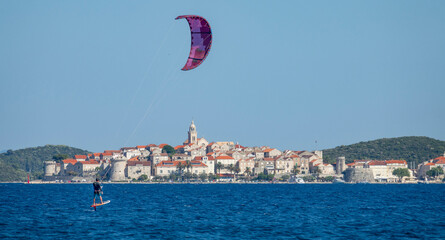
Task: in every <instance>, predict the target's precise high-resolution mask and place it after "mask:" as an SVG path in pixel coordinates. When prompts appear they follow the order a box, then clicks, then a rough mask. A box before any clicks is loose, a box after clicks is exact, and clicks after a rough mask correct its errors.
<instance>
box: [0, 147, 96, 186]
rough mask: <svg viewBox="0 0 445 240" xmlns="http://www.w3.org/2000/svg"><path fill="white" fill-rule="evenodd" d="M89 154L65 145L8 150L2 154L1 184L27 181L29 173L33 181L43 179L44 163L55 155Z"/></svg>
mask: <svg viewBox="0 0 445 240" xmlns="http://www.w3.org/2000/svg"><path fill="white" fill-rule="evenodd" d="M88 153H90V152H88V151H86V150H82V149H78V148H73V147H68V146H64V145H45V146H42V147H33V148H25V149H19V150H15V151H13V150H8V151H6V152H5V153H1V154H0V169H1V170H0V182H5V181H25V179H26V174H27V172H31V175H30V177H31V179H38V178H42V176H43V167H44V165H43V162H44V161H48V160H52V157H53V156H54V155H57V154H66V155H68V156H74V155H78V154H88Z"/></svg>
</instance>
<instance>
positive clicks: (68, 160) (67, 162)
mask: <svg viewBox="0 0 445 240" xmlns="http://www.w3.org/2000/svg"><path fill="white" fill-rule="evenodd" d="M62 162H63V163H65V164H69V163H71V164H73V165H74V164H76V163H77V160H76V159H72V158H67V159H65V160H63V161H62Z"/></svg>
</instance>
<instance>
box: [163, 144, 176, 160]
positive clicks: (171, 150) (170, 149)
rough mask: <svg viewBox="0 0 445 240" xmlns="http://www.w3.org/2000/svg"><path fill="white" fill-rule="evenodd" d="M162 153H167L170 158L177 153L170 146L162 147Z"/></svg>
mask: <svg viewBox="0 0 445 240" xmlns="http://www.w3.org/2000/svg"><path fill="white" fill-rule="evenodd" d="M162 152H163V153H167V154H168V156H169V157H170V158H171V157H172V156H173V155H175V153H176V151H175V149H174V148H173V147H172V146H170V145H165V146H164V147H162Z"/></svg>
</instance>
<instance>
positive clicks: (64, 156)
mask: <svg viewBox="0 0 445 240" xmlns="http://www.w3.org/2000/svg"><path fill="white" fill-rule="evenodd" d="M67 158H70V156H68V154H60V153H59V154H56V155H54V156H53V160H54V161H55V162H57V163H61V162H62V161H63V160H65V159H67Z"/></svg>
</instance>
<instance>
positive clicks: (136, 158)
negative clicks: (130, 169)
mask: <svg viewBox="0 0 445 240" xmlns="http://www.w3.org/2000/svg"><path fill="white" fill-rule="evenodd" d="M128 161H129V162H132V161H139V159H138V157H133V158H130V159H128Z"/></svg>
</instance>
